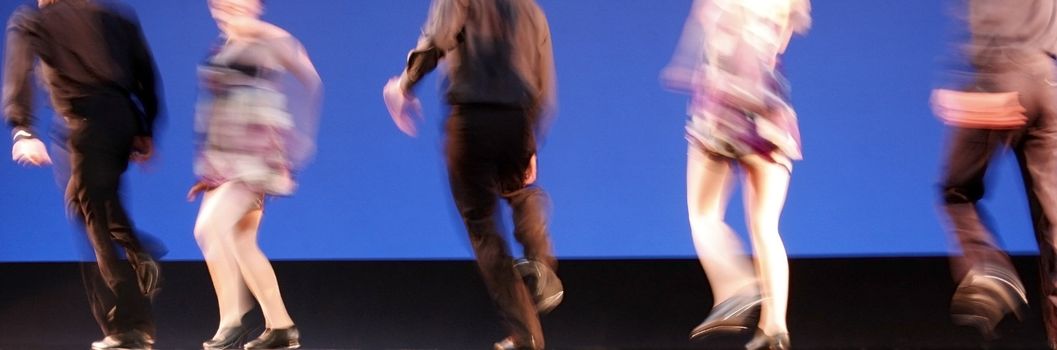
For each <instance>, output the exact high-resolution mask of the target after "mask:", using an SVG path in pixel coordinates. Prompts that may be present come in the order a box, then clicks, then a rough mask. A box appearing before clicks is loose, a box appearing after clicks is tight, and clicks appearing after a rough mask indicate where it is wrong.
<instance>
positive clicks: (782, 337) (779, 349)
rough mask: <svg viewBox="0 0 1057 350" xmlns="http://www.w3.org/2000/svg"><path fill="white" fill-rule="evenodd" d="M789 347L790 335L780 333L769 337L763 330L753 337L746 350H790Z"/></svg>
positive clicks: (746, 345) (757, 331) (758, 330)
mask: <svg viewBox="0 0 1057 350" xmlns="http://www.w3.org/2000/svg"><path fill="white" fill-rule="evenodd" d="M788 349H790V345H789V333H778V334H775V335H767V333H764V332H763V330H760V329H757V330H756V335H755V336H753V337H752V340H750V341H749V343H748V344H745V350H788Z"/></svg>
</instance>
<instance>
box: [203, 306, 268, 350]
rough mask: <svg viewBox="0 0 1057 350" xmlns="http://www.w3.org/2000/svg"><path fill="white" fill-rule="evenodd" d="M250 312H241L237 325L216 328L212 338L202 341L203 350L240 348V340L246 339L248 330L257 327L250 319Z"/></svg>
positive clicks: (250, 330)
mask: <svg viewBox="0 0 1057 350" xmlns="http://www.w3.org/2000/svg"><path fill="white" fill-rule="evenodd" d="M250 311H252V310H250ZM250 314H252V312H246V313H245V314H242V318H241V319H240V320H239V324H238V325H235V326H229V327H222V328H220V329H218V330H217V333H216V335H214V336H213V338H212V339H210V340H207V341H205V342H202V348H203V349H205V350H214V349H239V348H241V345H242V342H243V341H245V340H246V338H247V337H248V336H249V334H250V332H252V331H253V330H254V329H256V328H257V326H255V325H254V322H253V321H251V317H250Z"/></svg>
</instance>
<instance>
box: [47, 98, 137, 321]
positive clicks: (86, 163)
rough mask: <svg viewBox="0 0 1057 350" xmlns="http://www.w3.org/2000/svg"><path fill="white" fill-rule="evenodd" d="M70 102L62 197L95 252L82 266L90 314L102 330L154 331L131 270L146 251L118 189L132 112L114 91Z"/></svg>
mask: <svg viewBox="0 0 1057 350" xmlns="http://www.w3.org/2000/svg"><path fill="white" fill-rule="evenodd" d="M72 107H73V111H72V112H73V113H72V114H74V115H77V116H78V117H67V118H66V121H67V123H68V127H69V132H70V134H69V141H68V149H69V151H70V156H69V157H70V180H69V184H68V185H67V188H66V201H67V205H68V208H69V210H70V216H71V218H73V219H74V220H75V221H76V222H77V223H78V224H80V225H83V227H84V231H85V233H86V235H87V238H88V241H89V243H90V244H91V246H92V249H93V250H94V251H95V258H96V264H94V265H89V264H84V265H83V266H82V276H83V278H84V284H85V289H86V292H87V293H88V301H89V303H90V304H91V308H92V314H93V315H94V316H95V319H96V321H97V322H98V323H99V326H100V328H102V330H103V333H104V334H107V335H113V334H118V333H124V332H128V331H132V330H139V331H143V332H145V333H147V334H148V335H153V334H154V323H153V317H152V316H151V306H150V299H149V298H148V297H147V296H146V295H144V294H143V293H142V292H141V291H140V287H139V282H138V279H137V277H136V276H137V274H136V272H135V271H136V269H135V267H136V266H138V264H139V263H140V262H141V261H143V260H144V259H148V258H149V255H148V254H147V253H146V252H145V251H144V249H143V247H142V245H141V244H140V241H139V239H138V238H137V237H136V235H135V234H134V230H133V227H132V223H131V221H130V220H129V218H128V215H127V214H126V212H125V208H124V206H123V205H122V203H121V196H120V194H119V191H120V188H121V175H122V174H123V173H124V172H125V170H126V169H127V168H128V162H129V154H130V152H131V149H132V138H133V136H134V135H135V131H136V125H137V124H136V119H135V114H134V113H133V112H132V111H133V110H132V109H131V108H132V107H131V104H130V102H129V101H128V100H127V98H122V97H116V96H114V97H111V96H106V97H93V98H82V99H77V100H74V101H73V103H72ZM80 116H85V117H80ZM119 247H120V248H122V249H123V250H124V253H125V254H124V255H125V256H126V257H127V261H126V260H124V259H122V254H121V251H120V250H119Z"/></svg>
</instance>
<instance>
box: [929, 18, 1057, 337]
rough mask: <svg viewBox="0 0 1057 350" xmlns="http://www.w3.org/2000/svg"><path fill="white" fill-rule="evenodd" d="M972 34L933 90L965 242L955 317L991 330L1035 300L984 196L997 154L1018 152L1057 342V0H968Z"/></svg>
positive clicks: (945, 187) (952, 203)
mask: <svg viewBox="0 0 1057 350" xmlns="http://www.w3.org/2000/svg"><path fill="white" fill-rule="evenodd" d="M964 6H965V7H964V8H963V9H964V11H963V13H964V15H965V18H964V20H965V21H964V22H961V23H964V25H965V28H966V29H967V30H968V32H969V35H968V36H967V38H968V42H963V43H958V44H959V48H960V49H961V50H960V51H959V52H960V54H961V55H960V58H963V60H964V61H967V62H966V63H968V67H970V68H971V69H970V71H969V72H959V71H955V72H954V74H952V75H951V76H952V77H957V78H958V79H954V80H952V81H948V82H947V83H952V82H953V83H955V86H953V87H951V89H937V90H935V91H934V92H933V100H932V101H933V107H934V109H935V111H936V113H937V114H938V116H939V117H940V118H941V119H942V120H943V121H944V122H945V123H946V124H948V125H950V134H949V136H948V142H947V145H948V147H947V154H946V158H945V159H944V164H943V167H942V169H943V170H942V171H943V174H942V175H941V180H940V181H941V183H940V191H941V192H940V196H941V198H942V201H943V205H942V208H943V213H944V214H945V218H946V219H947V223H948V226H949V229H950V231H951V233H952V235H953V236H954V237H955V238H956V240H957V242H958V243H959V246H960V247H961V250H962V255H961V256H956V257H954V258H953V261H952V265H951V266H952V268H953V272H954V275H955V277H956V278H960V279H961V282H960V283H959V285H958V288H957V290H956V291H955V293H954V297H953V299H952V301H951V313H952V316H953V319H954V321H955V322H956V323H959V324H963V325H969V326H974V327H976V328H978V329H979V330H980V331H981V332H982V333H983V334H984V335H985V336H988V337H990V336H993V335H994V329H995V326H996V325H997V324H998V323H999V322H1000V321H1001V320H1002V319H1003V318H1004V317H1005V315H1007V314H1009V313H1016V314H1017V315H1019V313H1020V310H1021V309H1022V308H1023V307H1024V306H1025V304H1026V303H1027V299H1026V297H1025V290H1024V286H1023V285H1022V284H1021V282H1020V279H1019V277H1018V276H1017V272H1016V270H1014V269H1013V265H1012V264H1011V263H1010V260H1009V256H1008V255H1006V253H1005V252H1003V251H1002V249H1001V248H999V247H998V245H997V243H996V241H995V238H994V235H993V234H992V233H991V232H990V231H989V230H988V228H987V227H986V226H985V225H984V224H983V222H982V221H981V217H982V216H983V214H981V208H980V207H979V206H978V205H977V202H978V201H979V200H980V199H982V198H983V196H984V192H985V191H984V189H985V187H986V184H985V180H984V175H985V173H986V172H987V168H988V166H989V165H990V163H991V159H992V158H993V157H994V156H996V155H998V154H1001V153H1002V152H1001V151H1002V150H1003V149H1004V148H1009V149H1011V150H1012V151H1013V153H1014V154H1016V156H1017V161H1018V163H1019V164H1020V172H1021V176H1022V178H1023V182H1024V186H1025V189H1026V194H1027V197H1028V205H1029V207H1030V210H1031V216H1032V222H1033V223H1034V229H1035V236H1036V239H1037V240H1038V244H1039V254H1040V256H1041V257H1040V261H1039V265H1040V267H1039V271H1040V278H1041V281H1042V301H1041V303H1042V315H1043V321H1044V322H1045V324H1046V333H1047V334H1048V337H1049V346H1050V348H1054V347H1057V260H1055V249H1057V247H1055V244H1057V242H1055V241H1054V240H1055V239H1057V227H1055V226H1054V222H1057V174H1055V173H1054V171H1055V170H1057V75H1055V74H1057V69H1055V68H1057V67H1055V65H1054V55H1055V54H1057V2H1055V1H1054V0H967V1H965V2H964Z"/></svg>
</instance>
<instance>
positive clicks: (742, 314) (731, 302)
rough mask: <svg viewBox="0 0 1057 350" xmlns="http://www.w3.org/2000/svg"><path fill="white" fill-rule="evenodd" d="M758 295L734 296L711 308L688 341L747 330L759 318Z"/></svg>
mask: <svg viewBox="0 0 1057 350" xmlns="http://www.w3.org/2000/svg"><path fill="white" fill-rule="evenodd" d="M762 303H763V298H762V297H760V295H759V294H756V293H753V294H747V295H735V296H732V297H730V298H727V300H724V301H723V302H721V303H719V305H716V306H715V307H713V308H712V311H711V312H709V314H708V317H707V318H705V321H704V322H701V324H699V325H697V327H694V329H693V330H691V331H690V340H699V339H703V338H705V337H707V336H710V335H715V334H721V333H740V332H744V331H747V330H749V327H751V326H752V325H754V324H756V321H757V320H758V319H759V318H760V304H762Z"/></svg>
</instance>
